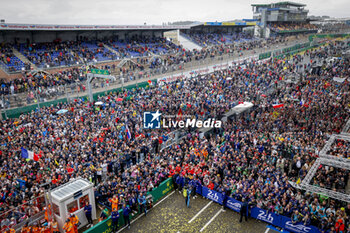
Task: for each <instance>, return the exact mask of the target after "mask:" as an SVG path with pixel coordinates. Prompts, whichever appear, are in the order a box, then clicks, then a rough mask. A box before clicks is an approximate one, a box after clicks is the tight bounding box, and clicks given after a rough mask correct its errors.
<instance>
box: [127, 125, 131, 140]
mask: <svg viewBox="0 0 350 233" xmlns="http://www.w3.org/2000/svg"><path fill="white" fill-rule="evenodd" d="M126 136H127V137H128V139H129V140H130V139H131V133H130V130H129V127H128V125H126Z"/></svg>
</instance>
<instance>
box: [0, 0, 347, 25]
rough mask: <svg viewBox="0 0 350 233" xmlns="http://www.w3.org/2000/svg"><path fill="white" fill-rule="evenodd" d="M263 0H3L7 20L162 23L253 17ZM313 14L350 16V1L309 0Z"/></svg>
mask: <svg viewBox="0 0 350 233" xmlns="http://www.w3.org/2000/svg"><path fill="white" fill-rule="evenodd" d="M271 2H277V1H271V0H267V1H263V0H0V9H1V10H0V19H5V20H6V22H7V23H31V24H35V23H43V24H44V23H47V24H108V25H121V24H143V23H144V22H147V24H162V23H163V22H174V21H182V20H192V21H200V22H205V21H225V20H233V19H243V18H245V19H246V18H252V8H251V6H250V5H251V4H252V3H271ZM298 2H299V3H304V4H307V9H309V10H310V12H309V15H317V16H321V15H329V16H331V17H350V4H349V0H305V1H298Z"/></svg>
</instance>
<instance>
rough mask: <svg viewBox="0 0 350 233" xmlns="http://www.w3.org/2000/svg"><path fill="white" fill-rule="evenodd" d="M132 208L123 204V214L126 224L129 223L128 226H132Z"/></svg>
mask: <svg viewBox="0 0 350 233" xmlns="http://www.w3.org/2000/svg"><path fill="white" fill-rule="evenodd" d="M130 211H131V210H130V208H129V206H127V205H126V204H124V205H123V216H124V222H125V225H126V224H128V228H130Z"/></svg>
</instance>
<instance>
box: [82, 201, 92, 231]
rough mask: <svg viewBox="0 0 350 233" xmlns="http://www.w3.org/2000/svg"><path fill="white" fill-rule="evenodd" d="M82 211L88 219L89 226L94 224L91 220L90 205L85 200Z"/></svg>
mask: <svg viewBox="0 0 350 233" xmlns="http://www.w3.org/2000/svg"><path fill="white" fill-rule="evenodd" d="M84 212H85V216H86V219H87V220H88V223H89V226H93V225H94V224H93V222H92V206H91V205H90V204H89V202H86V204H85V206H84Z"/></svg>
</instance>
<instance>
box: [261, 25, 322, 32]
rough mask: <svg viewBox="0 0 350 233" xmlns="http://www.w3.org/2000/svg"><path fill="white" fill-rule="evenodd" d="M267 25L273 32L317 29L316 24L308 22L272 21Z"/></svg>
mask: <svg viewBox="0 0 350 233" xmlns="http://www.w3.org/2000/svg"><path fill="white" fill-rule="evenodd" d="M268 27H269V28H270V29H271V30H272V31H275V32H285V31H290V32H293V31H314V30H317V26H316V25H313V24H309V23H298V24H296V23H273V24H269V25H268Z"/></svg>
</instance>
